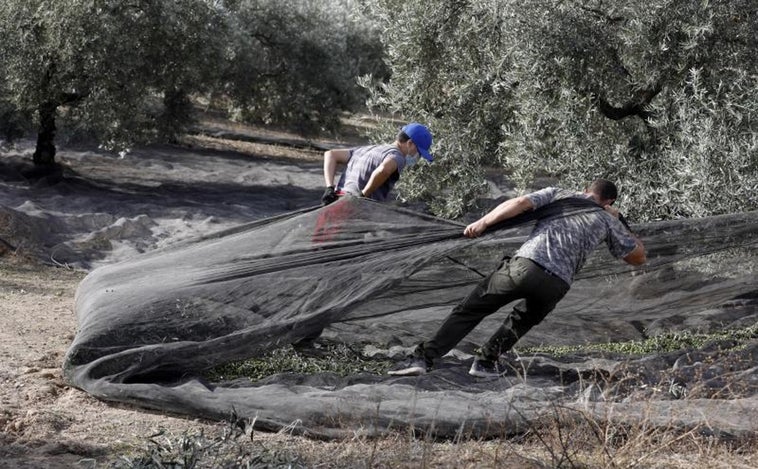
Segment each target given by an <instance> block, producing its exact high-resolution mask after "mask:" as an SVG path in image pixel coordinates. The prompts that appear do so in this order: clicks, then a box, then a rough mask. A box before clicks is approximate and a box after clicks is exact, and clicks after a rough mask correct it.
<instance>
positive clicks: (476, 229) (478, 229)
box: [463, 218, 487, 238]
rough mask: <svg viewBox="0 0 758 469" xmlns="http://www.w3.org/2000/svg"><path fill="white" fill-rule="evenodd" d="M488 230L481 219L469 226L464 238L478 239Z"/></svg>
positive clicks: (464, 231)
mask: <svg viewBox="0 0 758 469" xmlns="http://www.w3.org/2000/svg"><path fill="white" fill-rule="evenodd" d="M486 229H487V224H486V223H485V222H484V220H483V219H481V218H480V219H479V220H477V221H475V222H474V223H471V224H470V225H469V226H467V227H466V228H465V229H464V230H463V236H466V237H467V238H478V237H479V236H481V235H482V233H484V230H486Z"/></svg>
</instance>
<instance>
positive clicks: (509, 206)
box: [463, 195, 534, 238]
mask: <svg viewBox="0 0 758 469" xmlns="http://www.w3.org/2000/svg"><path fill="white" fill-rule="evenodd" d="M533 209H534V204H533V203H532V201H531V200H529V198H528V197H526V196H523V195H522V196H521V197H516V198H515V199H509V200H506V201H505V202H503V203H502V204H500V205H498V206H497V207H495V208H494V209H492V210H490V211H489V213H487V214H486V215H484V216H483V217H482V218H480V219H479V220H477V221H475V222H474V223H471V224H470V225H468V226H467V227H466V229H465V230H463V235H464V236H467V237H469V238H476V237H477V236H481V235H482V233H484V231H485V230H486V229H487V228H488V227H490V226H492V225H494V224H496V223H499V222H501V221H503V220H507V219H509V218H513V217H515V216H516V215H520V214H522V213H524V212H528V211H529V210H533Z"/></svg>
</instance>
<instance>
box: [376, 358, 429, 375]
mask: <svg viewBox="0 0 758 469" xmlns="http://www.w3.org/2000/svg"><path fill="white" fill-rule="evenodd" d="M431 369H432V366H431V364H429V363H427V362H426V360H425V359H423V358H418V357H411V358H409V359H408V361H406V362H404V363H402V364H401V365H399V366H398V367H397V368H395V369H394V370H390V371H388V372H387V374H389V375H392V376H418V375H425V374H426V372H427V371H431Z"/></svg>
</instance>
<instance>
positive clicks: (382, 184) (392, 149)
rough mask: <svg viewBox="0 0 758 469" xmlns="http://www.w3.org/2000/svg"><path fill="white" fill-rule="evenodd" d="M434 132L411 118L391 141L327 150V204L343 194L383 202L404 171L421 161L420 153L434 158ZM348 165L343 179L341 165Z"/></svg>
mask: <svg viewBox="0 0 758 469" xmlns="http://www.w3.org/2000/svg"><path fill="white" fill-rule="evenodd" d="M431 146H432V133H431V132H430V131H429V129H428V128H427V127H426V126H424V125H422V124H419V123H418V122H411V123H410V124H407V125H405V126H404V127H403V128H402V129H400V132H399V133H398V134H397V137H396V138H395V142H394V143H392V144H389V145H386V144H385V145H369V146H363V147H357V148H349V149H335V150H329V151H327V152H325V153H324V182H325V183H326V190H325V191H324V195H323V196H322V197H321V202H322V204H323V205H329V204H330V203H332V202H334V201H336V200H337V199H338V197H339V196H340V195H343V194H351V195H354V196H357V197H369V198H371V199H374V200H377V201H380V202H383V201H385V200H387V197H388V196H389V193H390V191H391V190H392V187H393V186H394V185H395V183H396V182H397V181H398V179H400V173H401V172H402V171H403V170H404V169H405V168H406V167H407V166H410V165H412V164H414V163H415V162H416V161H417V158H418V157H417V155H421V157H423V158H424V159H426V160H427V161H429V162H431V161H432V155H431V153H429V148H430V147H431ZM341 164H342V165H347V166H346V168H345V171H344V172H343V173H342V177H341V178H340V180H339V183H338V184H337V185H336V186H335V184H334V177H335V174H336V172H337V166H338V165H341Z"/></svg>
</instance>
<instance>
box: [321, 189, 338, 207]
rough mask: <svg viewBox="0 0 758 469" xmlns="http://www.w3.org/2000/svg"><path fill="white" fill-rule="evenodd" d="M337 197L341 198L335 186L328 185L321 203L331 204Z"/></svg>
mask: <svg viewBox="0 0 758 469" xmlns="http://www.w3.org/2000/svg"><path fill="white" fill-rule="evenodd" d="M337 199H339V196H337V193H336V192H335V191H334V186H328V187H327V188H326V190H325V191H324V195H322V196H321V205H329V204H330V203H332V202H335V201H336V200H337Z"/></svg>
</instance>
